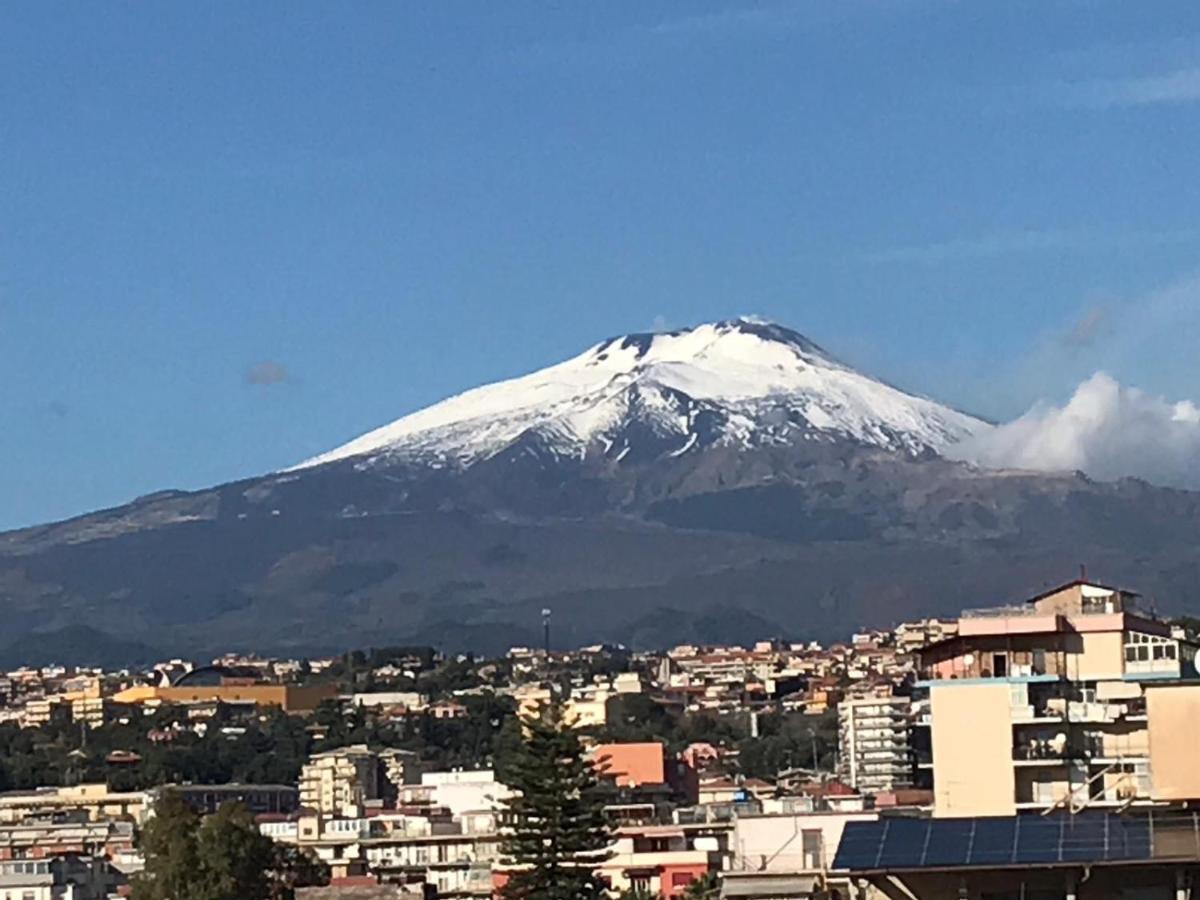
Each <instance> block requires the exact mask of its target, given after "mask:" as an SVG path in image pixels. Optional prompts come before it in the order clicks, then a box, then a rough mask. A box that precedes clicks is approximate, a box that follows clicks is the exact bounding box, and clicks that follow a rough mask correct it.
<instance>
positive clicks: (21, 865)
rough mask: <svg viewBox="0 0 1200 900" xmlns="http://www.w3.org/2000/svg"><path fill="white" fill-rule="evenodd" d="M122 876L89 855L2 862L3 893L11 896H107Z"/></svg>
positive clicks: (101, 899)
mask: <svg viewBox="0 0 1200 900" xmlns="http://www.w3.org/2000/svg"><path fill="white" fill-rule="evenodd" d="M120 881H123V879H121V878H119V877H118V873H117V872H116V871H115V870H114V869H113V868H112V866H110V865H109V864H108V863H107V862H106V861H105V860H102V859H94V858H92V857H87V856H58V857H53V858H48V859H26V860H6V861H3V862H0V897H4V898H6V900H7V898H12V900H18V898H19V900H106V898H107V897H109V896H110V893H112V892H115V891H116V889H117V885H118V882H120Z"/></svg>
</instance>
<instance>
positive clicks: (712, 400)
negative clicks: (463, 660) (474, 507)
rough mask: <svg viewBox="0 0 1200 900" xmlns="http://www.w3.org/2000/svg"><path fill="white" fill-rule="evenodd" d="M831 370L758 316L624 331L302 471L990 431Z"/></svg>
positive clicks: (912, 441) (884, 441)
mask: <svg viewBox="0 0 1200 900" xmlns="http://www.w3.org/2000/svg"><path fill="white" fill-rule="evenodd" d="M990 427H991V426H990V425H988V424H987V423H986V422H983V421H982V420H980V419H977V418H974V417H972V416H969V415H966V414H964V413H961V412H958V411H956V410H954V409H951V408H949V407H947V406H943V405H941V404H938V403H935V402H934V401H932V400H928V399H925V398H923V397H917V396H913V395H912V394H907V393H905V392H903V391H901V390H898V389H896V388H894V387H891V386H890V385H887V384H884V383H883V382H881V381H877V380H876V379H873V378H870V377H868V376H866V375H863V374H861V373H859V372H856V371H855V370H853V369H851V368H849V367H848V366H846V365H844V364H842V363H840V362H838V361H837V360H836V359H834V358H833V357H832V356H831V355H830V354H828V353H827V352H825V351H824V350H822V349H821V348H820V347H819V346H817V345H816V344H815V343H813V342H812V341H810V340H809V339H808V338H806V337H804V336H803V335H801V334H798V333H797V332H795V331H792V330H790V329H787V328H784V327H782V326H780V325H775V324H771V323H768V322H763V321H760V320H757V319H735V320H731V321H724V322H716V323H713V324H706V325H699V326H696V327H695V328H689V329H686V330H681V331H670V332H662V333H654V334H631V335H625V336H623V337H616V338H611V339H609V340H606V341H602V342H600V343H599V344H596V345H595V346H594V347H592V348H590V349H589V350H586V351H585V352H583V353H581V354H580V355H578V356H576V357H574V358H573V359H569V360H567V361H565V362H562V363H559V364H557V365H554V366H550V367H548V368H545V369H542V370H540V371H537V372H534V373H532V374H529V375H524V376H521V377H519V378H513V379H510V380H507V381H501V382H497V383H495V384H490V385H486V386H484V387H479V388H475V389H473V390H469V391H466V392H465V393H462V394H459V395H458V396H455V397H451V398H449V399H447V400H444V401H442V402H441V403H437V404H435V405H433V406H430V407H428V408H426V409H423V410H421V411H419V412H416V413H413V414H412V415H408V416H405V417H404V418H401V419H398V420H396V421H395V422H392V423H391V424H389V425H384V426H383V427H381V428H377V429H375V430H374V431H371V432H368V433H367V434H364V435H362V436H361V437H359V438H357V439H355V440H353V441H351V442H349V443H348V444H345V445H343V446H341V447H338V448H337V449H335V450H332V451H330V452H328V453H325V454H322V455H320V456H317V457H314V458H313V459H310V460H307V461H306V462H304V463H301V464H300V465H299V466H297V468H307V467H310V466H317V465H322V464H324V463H329V462H333V461H335V460H342V459H349V458H356V459H357V460H358V461H360V462H362V463H366V464H369V463H372V462H376V461H386V460H395V461H412V462H424V463H428V464H431V465H436V466H448V467H466V466H469V465H471V464H472V463H474V462H478V461H480V460H483V459H487V458H490V457H493V456H495V455H496V454H498V453H501V452H503V451H505V450H507V449H509V448H512V447H515V446H518V445H522V444H525V445H527V446H529V447H530V448H531V449H532V448H535V447H536V448H537V450H538V452H549V453H551V454H553V455H556V456H572V457H577V458H584V457H590V456H593V455H597V454H598V455H601V456H603V457H605V458H607V459H609V460H612V461H616V462H620V461H622V460H625V459H626V458H627V457H630V456H631V455H632V458H633V459H647V458H657V457H662V456H679V455H682V454H685V453H688V452H692V451H694V450H696V449H699V448H703V447H708V446H722V445H725V446H741V447H753V446H766V445H780V444H794V443H797V442H801V441H837V440H842V441H852V442H856V443H859V444H864V445H869V446H875V447H880V448H884V449H887V450H892V451H897V452H906V453H911V454H918V453H922V452H926V451H933V452H939V453H940V452H941V451H942V450H943V449H944V448H945V447H946V446H948V445H949V444H952V443H956V442H958V441H960V440H962V439H964V438H966V437H969V436H972V435H976V434H979V433H980V432H982V431H984V430H986V429H988V428H990Z"/></svg>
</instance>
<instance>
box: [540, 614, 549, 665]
mask: <svg viewBox="0 0 1200 900" xmlns="http://www.w3.org/2000/svg"><path fill="white" fill-rule="evenodd" d="M542 649H543V650H545V651H546V658H547V659H549V658H550V610H549V608H546V609H543V610H542Z"/></svg>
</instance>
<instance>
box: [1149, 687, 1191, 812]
mask: <svg viewBox="0 0 1200 900" xmlns="http://www.w3.org/2000/svg"><path fill="white" fill-rule="evenodd" d="M1146 716H1147V718H1148V719H1149V723H1150V726H1149V730H1150V776H1151V783H1152V791H1151V795H1152V796H1153V797H1154V799H1155V800H1194V799H1197V798H1200V766H1197V765H1196V748H1197V747H1200V685H1196V684H1180V685H1154V686H1149V685H1148V686H1147V687H1146Z"/></svg>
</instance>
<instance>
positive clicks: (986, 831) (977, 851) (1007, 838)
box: [967, 818, 1017, 866]
mask: <svg viewBox="0 0 1200 900" xmlns="http://www.w3.org/2000/svg"><path fill="white" fill-rule="evenodd" d="M1016 843H1017V820H1016V818H1006V819H976V820H975V840H974V841H973V842H972V844H971V855H970V856H969V857H968V858H967V864H968V865H972V866H1003V865H1008V864H1010V863H1011V862H1012V861H1013V854H1014V852H1015V848H1016Z"/></svg>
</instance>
